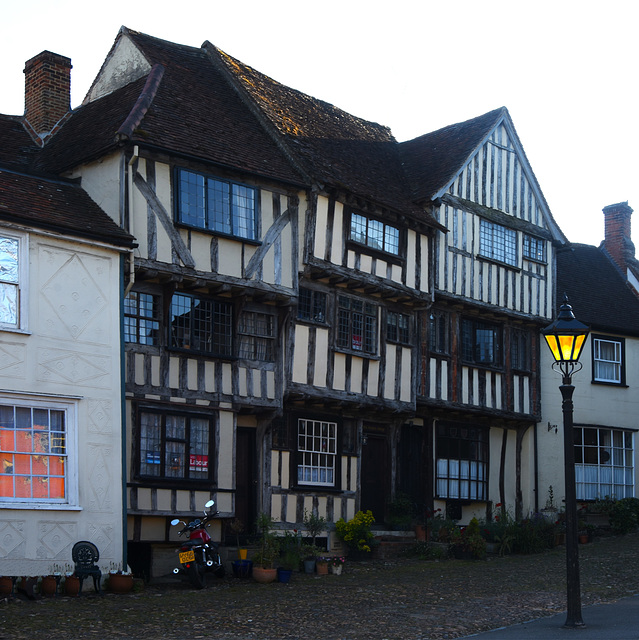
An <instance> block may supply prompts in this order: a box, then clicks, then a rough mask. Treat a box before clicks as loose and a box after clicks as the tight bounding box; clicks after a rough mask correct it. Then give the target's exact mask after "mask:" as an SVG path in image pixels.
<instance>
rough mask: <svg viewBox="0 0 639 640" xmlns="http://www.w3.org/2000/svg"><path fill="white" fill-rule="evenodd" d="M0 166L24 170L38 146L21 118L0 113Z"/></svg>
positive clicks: (29, 163) (36, 151)
mask: <svg viewBox="0 0 639 640" xmlns="http://www.w3.org/2000/svg"><path fill="white" fill-rule="evenodd" d="M0 141H2V143H1V144H0V167H7V168H13V169H15V170H16V171H26V170H27V169H28V168H29V166H30V165H31V162H32V161H33V158H34V156H35V155H36V154H37V153H38V151H39V149H40V147H39V146H38V145H37V144H35V142H34V141H33V140H32V138H31V136H30V135H29V134H28V133H27V130H26V129H25V128H24V126H23V125H22V118H18V117H15V116H4V115H1V114H0Z"/></svg>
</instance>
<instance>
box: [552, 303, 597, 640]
mask: <svg viewBox="0 0 639 640" xmlns="http://www.w3.org/2000/svg"><path fill="white" fill-rule="evenodd" d="M588 331H589V329H588V327H587V326H586V325H585V324H583V323H581V322H579V320H577V319H576V318H575V315H574V313H573V312H572V307H571V306H570V305H569V304H568V296H566V295H565V294H564V302H563V304H562V305H561V307H560V308H559V314H558V315H557V319H556V320H555V321H554V322H552V323H551V324H550V325H548V326H547V327H546V328H545V329H544V330H543V331H542V334H543V336H544V338H545V339H546V342H547V343H548V346H549V347H550V351H551V353H552V356H553V358H554V359H555V361H554V362H553V364H552V368H553V370H555V371H557V372H558V373H561V375H562V383H561V385H560V386H559V390H560V391H561V397H562V399H563V401H562V403H561V410H562V412H563V415H564V473H565V483H566V583H567V604H568V615H567V617H566V622H565V624H564V626H566V627H573V628H574V627H584V626H585V624H584V621H583V619H582V617H581V590H580V584H579V546H578V541H577V489H576V483H575V436H574V433H573V422H572V414H573V403H572V394H573V391H574V390H575V387H574V386H573V385H572V374H573V373H576V372H577V371H580V370H581V368H582V364H581V363H580V362H579V356H580V355H581V352H582V351H583V348H584V345H585V344H586V338H587V337H588Z"/></svg>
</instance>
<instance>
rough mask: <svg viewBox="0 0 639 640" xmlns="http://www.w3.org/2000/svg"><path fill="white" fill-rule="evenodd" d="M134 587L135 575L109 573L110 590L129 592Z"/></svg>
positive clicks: (113, 591)
mask: <svg viewBox="0 0 639 640" xmlns="http://www.w3.org/2000/svg"><path fill="white" fill-rule="evenodd" d="M131 589H133V576H132V575H131V574H126V573H111V574H110V575H109V591H111V592H112V593H129V591H131Z"/></svg>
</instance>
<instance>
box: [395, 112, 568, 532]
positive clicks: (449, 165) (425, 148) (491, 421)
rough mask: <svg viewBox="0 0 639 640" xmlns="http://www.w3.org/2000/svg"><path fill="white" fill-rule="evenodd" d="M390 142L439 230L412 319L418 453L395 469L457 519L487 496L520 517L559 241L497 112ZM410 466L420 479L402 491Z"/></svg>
mask: <svg viewBox="0 0 639 640" xmlns="http://www.w3.org/2000/svg"><path fill="white" fill-rule="evenodd" d="M400 147H401V150H402V154H403V157H404V159H405V166H406V167H407V170H408V175H409V177H410V180H411V184H412V187H413V195H414V198H415V200H416V201H417V202H420V203H422V204H423V206H424V207H425V208H427V209H430V210H432V212H433V215H434V216H435V217H436V218H437V220H438V221H439V222H440V223H441V224H442V225H444V226H445V227H446V229H447V233H438V234H437V236H436V239H435V248H434V252H433V253H434V256H433V260H432V264H431V267H432V270H433V279H434V289H435V299H434V304H433V305H432V306H431V307H430V308H429V309H428V310H427V311H425V312H423V313H421V314H420V320H419V322H420V326H421V333H420V335H421V343H420V347H421V349H420V353H419V362H420V368H419V375H420V379H419V386H418V397H417V406H418V411H417V412H418V415H419V416H420V417H421V419H422V425H423V427H422V429H421V431H417V430H416V429H415V427H414V426H413V427H411V430H412V431H413V432H414V433H413V434H412V437H413V438H414V439H415V441H416V442H417V443H420V442H423V447H424V455H423V458H422V463H421V464H420V462H419V460H418V459H417V458H415V459H414V462H413V465H414V467H413V468H412V469H411V468H410V466H405V465H402V468H403V469H405V470H407V471H409V473H408V474H407V476H406V478H405V479H404V484H405V486H406V487H407V488H412V490H411V491H410V493H412V494H415V493H417V495H418V496H425V499H424V500H423V502H425V503H427V504H428V506H429V507H430V508H433V506H435V502H436V503H437V505H438V508H443V507H444V505H445V510H446V512H447V513H448V514H449V515H451V516H453V517H454V518H456V519H466V520H467V519H468V517H469V516H470V514H471V513H475V514H477V515H481V514H482V512H483V513H485V507H486V506H488V507H489V508H490V506H491V504H494V503H496V502H499V503H501V504H502V505H507V506H508V508H510V509H513V511H514V512H515V513H516V514H517V515H519V516H521V514H522V513H525V512H528V511H529V510H530V509H532V508H533V507H534V489H535V487H534V483H532V484H531V483H530V481H529V480H526V479H528V478H530V477H534V476H535V469H536V467H535V465H536V464H537V460H536V457H535V450H534V442H535V425H536V423H537V422H538V421H539V417H540V411H541V406H540V379H539V372H538V359H539V330H540V328H542V327H543V326H544V325H545V324H547V323H548V322H549V321H550V319H551V318H552V316H553V299H554V269H553V265H554V251H555V246H557V245H559V244H561V243H563V242H565V238H564V236H563V234H562V233H561V231H560V230H559V229H558V227H557V225H556V224H555V222H554V220H553V218H552V216H551V214H550V211H549V208H548V205H547V204H546V201H545V199H544V197H543V194H542V192H541V189H540V187H539V185H538V183H537V180H536V179H535V176H534V174H533V171H532V169H531V167H530V165H529V163H528V161H527V158H526V156H525V153H524V151H523V148H522V145H521V142H520V141H519V138H518V136H517V133H516V131H515V128H514V126H513V123H512V120H511V118H510V116H509V114H508V112H507V110H506V109H503V108H502V109H497V110H495V111H492V112H490V113H487V114H485V115H483V116H480V117H478V118H475V119H473V120H469V121H467V122H463V123H460V124H456V125H452V126H448V127H445V128H444V129H441V130H439V131H436V132H434V133H430V134H427V135H425V136H422V137H420V138H416V139H414V140H411V141H408V142H405V143H402V144H401V145H400ZM420 436H421V437H420ZM411 449H412V448H411ZM431 464H432V465H433V466H432V467H431ZM419 467H421V468H422V469H424V470H425V471H426V478H425V479H424V478H423V477H422V480H421V482H422V484H421V486H418V487H414V486H413V487H411V482H412V479H413V478H415V477H418V468H419ZM524 483H525V484H524ZM422 491H425V493H421V492H422ZM433 498H434V502H433Z"/></svg>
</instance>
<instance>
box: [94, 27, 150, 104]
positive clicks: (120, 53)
mask: <svg viewBox="0 0 639 640" xmlns="http://www.w3.org/2000/svg"><path fill="white" fill-rule="evenodd" d="M151 66H152V65H151V63H150V62H149V60H148V59H147V58H146V57H145V55H144V54H143V53H142V51H140V49H139V48H138V47H137V46H136V44H135V43H134V42H133V40H132V39H131V37H130V36H129V31H128V29H127V28H126V27H121V28H120V31H119V33H118V36H117V38H116V40H115V42H114V43H113V46H112V47H111V51H109V53H108V55H107V57H106V59H105V61H104V63H103V64H102V67H101V68H100V71H99V72H98V75H97V76H96V78H95V80H94V81H93V83H92V84H91V87H90V88H89V91H88V92H87V95H86V97H85V98H84V100H83V102H82V104H88V103H89V102H93V101H94V100H97V99H99V98H102V97H103V96H105V95H108V94H110V93H113V92H114V91H116V90H117V89H120V88H122V87H124V86H126V85H127V84H130V83H131V82H134V81H135V80H139V79H140V78H142V77H144V76H146V75H147V74H148V73H149V71H150V70H151Z"/></svg>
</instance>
